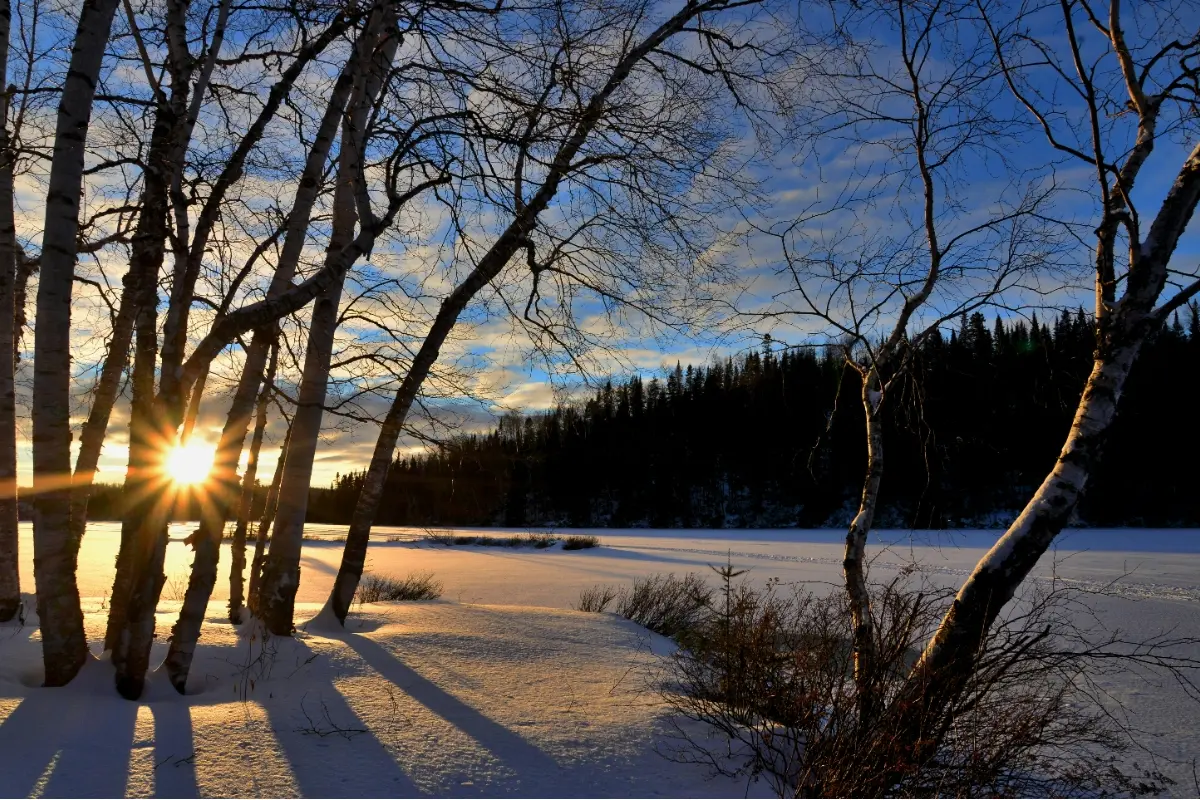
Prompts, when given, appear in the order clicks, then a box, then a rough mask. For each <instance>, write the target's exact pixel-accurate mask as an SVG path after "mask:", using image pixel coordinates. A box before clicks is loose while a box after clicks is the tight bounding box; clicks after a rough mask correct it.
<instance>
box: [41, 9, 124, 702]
mask: <svg viewBox="0 0 1200 800" xmlns="http://www.w3.org/2000/svg"><path fill="white" fill-rule="evenodd" d="M116 8H117V0H85V2H84V3H83V6H82V8H81V10H80V13H79V24H78V26H77V29H76V32H75V41H74V45H73V47H72V50H71V62H70V67H69V69H68V71H67V75H66V79H65V82H64V84H63V92H62V96H61V97H60V98H59V105H58V119H57V125H56V129H55V137H54V156H53V160H52V161H51V165H50V179H49V186H48V189H47V193H46V218H45V223H44V225H43V233H42V243H43V244H42V257H41V280H40V281H39V282H38V294H37V322H38V324H37V330H36V332H35V336H34V377H33V390H34V397H35V401H34V404H33V487H34V492H35V493H36V495H37V496H36V499H35V500H34V504H35V513H34V521H33V527H34V535H33V555H34V578H35V580H36V582H37V598H38V615H39V617H40V619H41V628H42V654H43V660H44V662H45V667H46V685H48V686H61V685H63V684H65V683H67V682H68V681H70V680H71V678H73V677H75V674H76V673H77V672H78V671H79V668H80V667H81V666H82V665H83V662H84V659H85V658H86V657H87V640H86V638H85V636H84V631H83V613H82V610H81V609H80V605H79V588H78V585H77V584H76V581H75V566H76V565H75V558H76V553H75V549H74V547H73V546H72V542H71V531H70V520H71V493H70V489H69V485H70V484H69V482H68V481H67V480H66V478H67V477H68V476H69V475H70V474H71V419H70V414H71V285H72V282H73V280H74V275H75V258H76V255H77V253H76V249H75V240H76V235H77V233H78V230H79V202H80V195H81V190H82V187H83V162H84V145H85V141H86V138H87V130H88V124H89V123H90V121H91V115H92V102H93V100H94V98H95V93H96V85H97V82H98V80H99V76H100V66H101V63H102V61H103V58H104V49H105V46H106V45H107V43H108V37H109V33H110V31H111V28H112V20H113V14H114V12H115V11H116Z"/></svg>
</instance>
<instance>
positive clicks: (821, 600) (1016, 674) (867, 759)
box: [660, 568, 1200, 797]
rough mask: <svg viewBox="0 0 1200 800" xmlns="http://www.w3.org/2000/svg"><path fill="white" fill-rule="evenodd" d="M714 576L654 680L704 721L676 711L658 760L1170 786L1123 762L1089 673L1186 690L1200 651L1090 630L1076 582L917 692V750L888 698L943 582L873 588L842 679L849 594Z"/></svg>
mask: <svg viewBox="0 0 1200 800" xmlns="http://www.w3.org/2000/svg"><path fill="white" fill-rule="evenodd" d="M718 572H720V573H721V574H722V578H723V582H722V586H721V589H720V591H719V592H717V593H716V602H715V603H714V604H709V605H707V606H706V610H707V611H709V612H710V613H708V614H707V615H706V616H701V617H700V618H699V620H698V624H697V626H696V627H695V628H693V629H692V634H691V635H688V636H684V637H679V641H680V643H681V647H680V648H679V649H678V650H676V651H675V652H674V653H673V654H671V655H670V656H668V657H667V661H666V671H665V673H664V676H663V678H664V680H663V681H662V683H661V685H660V690H661V691H662V694H663V696H664V698H665V700H666V702H667V703H668V705H670V706H671V707H672V708H673V709H674V710H675V711H676V712H678V714H679V715H680V716H679V720H690V721H693V722H700V723H703V724H702V725H701V726H700V727H699V729H697V728H696V727H694V726H689V725H685V724H682V722H681V721H677V723H676V726H675V739H674V742H673V745H672V746H671V747H670V748H669V750H668V751H667V752H666V753H665V754H666V755H667V756H668V757H670V758H672V759H675V760H680V761H687V762H698V763H702V764H705V765H707V766H708V767H710V768H712V769H713V770H714V771H716V772H718V773H720V774H725V775H737V776H742V777H749V778H751V779H754V780H758V779H762V780H765V781H766V782H767V783H768V784H769V785H770V787H771V788H772V790H774V791H775V792H776V793H777V794H778V795H779V796H781V797H782V796H789V797H792V796H812V797H868V796H878V795H879V794H881V792H880V790H879V787H880V786H884V785H885V784H884V779H883V777H884V776H886V780H887V781H889V782H888V783H886V789H885V790H884V791H882V794H885V795H887V796H897V797H926V796H934V795H938V796H941V795H951V796H965V797H972V796H992V797H1016V796H1039V797H1058V796H1097V795H1111V794H1130V793H1132V794H1147V793H1155V792H1158V791H1161V790H1162V789H1163V788H1164V787H1165V786H1166V785H1167V784H1169V783H1170V780H1169V779H1167V778H1166V777H1164V776H1163V775H1162V774H1161V773H1159V772H1157V771H1154V770H1144V769H1141V768H1139V767H1138V766H1137V765H1136V764H1134V763H1131V759H1130V756H1131V755H1132V751H1133V749H1134V748H1135V747H1136V746H1137V745H1136V742H1135V739H1134V736H1133V735H1132V734H1133V733H1134V732H1133V731H1131V730H1130V729H1129V728H1128V727H1127V724H1126V723H1125V722H1124V721H1123V719H1124V718H1123V716H1122V715H1121V714H1119V713H1114V712H1116V711H1118V710H1119V709H1115V708H1114V707H1113V700H1112V699H1111V698H1110V697H1108V696H1107V695H1105V694H1104V692H1103V691H1102V690H1101V689H1100V688H1099V686H1098V681H1099V680H1103V678H1102V676H1107V675H1111V674H1112V673H1113V672H1115V671H1118V670H1127V669H1138V670H1141V669H1143V668H1147V669H1154V670H1158V671H1162V672H1166V673H1168V674H1170V675H1171V676H1173V677H1175V678H1177V679H1179V680H1182V681H1184V682H1186V683H1187V685H1189V686H1193V685H1194V684H1193V683H1192V680H1193V679H1194V677H1195V674H1196V673H1195V670H1196V668H1197V666H1200V662H1196V661H1195V660H1193V659H1185V658H1181V657H1178V656H1176V655H1174V654H1176V653H1178V652H1180V650H1179V648H1180V647H1186V646H1191V643H1189V642H1187V641H1184V640H1179V639H1171V638H1169V637H1164V636H1151V637H1143V638H1140V639H1138V640H1136V641H1134V640H1129V639H1127V638H1126V637H1125V635H1124V634H1122V633H1121V632H1120V631H1112V630H1108V629H1106V628H1104V626H1103V624H1102V623H1101V621H1100V620H1099V618H1098V616H1096V615H1094V614H1090V608H1091V604H1090V603H1089V601H1090V600H1092V599H1094V598H1093V597H1091V596H1089V595H1087V594H1086V593H1083V592H1081V591H1079V590H1076V589H1072V588H1069V587H1065V586H1063V585H1062V584H1060V583H1056V582H1050V583H1047V584H1040V585H1038V586H1036V587H1034V588H1033V589H1032V590H1031V591H1030V592H1029V593H1027V595H1026V596H1025V597H1024V598H1023V599H1022V600H1021V601H1020V602H1019V603H1018V604H1017V606H1018V607H1017V608H1016V609H1015V610H1013V611H1012V612H1011V613H1010V614H1009V615H1008V616H1007V617H1005V619H1004V620H1003V621H1002V622H1001V623H1000V624H998V625H997V626H996V628H995V629H994V630H993V631H991V632H990V633H989V634H988V636H987V638H986V639H985V640H984V641H983V642H982V643H981V645H980V652H979V660H978V669H976V670H975V671H974V673H973V675H972V678H971V680H970V685H969V686H968V687H967V689H966V691H964V692H963V693H962V694H961V695H960V696H959V697H958V698H957V699H956V700H955V701H953V702H951V703H949V704H930V706H929V708H930V709H931V710H930V711H929V713H927V714H926V715H925V717H924V718H923V719H922V720H921V725H922V731H921V734H920V736H921V739H922V740H923V741H924V742H925V743H926V746H925V747H924V748H922V750H921V751H920V752H921V757H920V758H917V757H915V756H914V750H912V749H911V748H906V747H904V746H903V744H902V743H903V742H904V741H905V740H906V736H905V735H903V734H904V733H905V732H903V731H900V730H899V724H900V723H901V721H903V720H904V719H905V716H904V715H903V714H899V713H895V711H894V708H895V702H894V701H898V702H902V701H903V698H902V697H901V693H902V692H903V691H905V685H906V682H907V681H908V678H909V676H910V674H911V671H912V667H913V664H914V662H915V661H916V659H917V657H918V656H919V654H920V652H921V647H922V645H923V644H924V641H925V640H926V638H927V637H928V636H929V634H930V632H931V630H933V629H936V626H937V624H938V623H939V621H940V620H941V617H942V615H943V614H944V613H945V611H946V609H947V607H948V606H949V605H950V604H951V602H952V601H953V594H952V593H951V592H950V591H948V590H944V589H940V588H931V587H930V586H929V585H927V584H924V583H923V582H922V581H920V580H918V579H916V578H914V576H913V575H912V574H911V573H904V574H902V575H901V576H899V577H898V578H896V579H895V580H894V581H893V582H892V583H890V584H888V585H886V586H873V587H872V594H873V597H872V609H873V610H874V613H875V614H876V615H877V617H876V620H875V622H876V624H875V627H874V636H875V643H874V644H875V648H876V653H877V658H876V659H874V660H873V664H872V672H871V674H870V675H867V676H858V679H857V680H856V679H855V672H854V653H853V646H852V644H851V642H852V635H853V630H854V625H853V614H852V611H851V608H850V603H849V600H848V599H847V597H846V595H845V593H843V592H833V593H831V594H829V595H827V596H822V595H817V594H814V593H813V592H811V591H809V590H808V589H806V588H804V587H792V588H791V589H790V590H784V589H782V588H781V587H779V586H778V585H775V584H768V586H767V588H766V589H761V590H760V589H756V588H753V587H751V586H750V585H748V584H746V583H744V582H741V583H737V582H735V581H734V580H733V579H734V578H735V577H737V575H738V574H740V573H737V572H735V571H733V570H732V569H729V568H727V569H725V570H718ZM864 690H865V691H868V692H869V693H870V695H871V696H870V697H869V698H863V697H862V696H861V692H863V691H864ZM714 732H715V733H716V734H717V735H716V736H715V737H714V736H713V735H712V734H713V733H714ZM930 744H932V746H930Z"/></svg>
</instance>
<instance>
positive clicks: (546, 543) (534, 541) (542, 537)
mask: <svg viewBox="0 0 1200 800" xmlns="http://www.w3.org/2000/svg"><path fill="white" fill-rule="evenodd" d="M557 541H558V537H557V536H555V535H554V534H552V533H533V532H530V533H527V534H525V544H528V545H530V546H532V547H535V548H537V549H538V550H545V549H546V548H547V547H553V546H554V544H555V543H556V542H557Z"/></svg>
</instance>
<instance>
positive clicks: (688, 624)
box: [576, 572, 713, 638]
mask: <svg viewBox="0 0 1200 800" xmlns="http://www.w3.org/2000/svg"><path fill="white" fill-rule="evenodd" d="M712 599H713V590H712V587H710V586H709V585H708V584H706V583H705V582H704V579H703V578H702V577H700V576H699V575H698V574H696V573H694V572H693V573H688V574H687V575H684V576H683V577H682V578H677V577H675V574H674V573H668V574H666V575H662V574H656V575H648V576H647V577H645V578H638V579H637V580H635V581H634V582H633V586H622V587H620V588H617V587H614V586H603V585H596V586H593V587H591V588H590V589H584V590H583V591H582V592H580V593H579V603H578V605H577V606H576V608H577V609H579V610H580V611H593V612H601V611H605V610H606V609H607V608H608V606H609V605H610V604H611V603H613V602H614V601H615V603H616V605H615V606H614V607H613V611H615V612H616V613H617V614H620V615H621V616H622V617H625V619H628V620H632V621H633V622H636V623H637V624H639V625H641V626H642V627H643V628H647V629H649V630H652V631H654V632H655V633H658V634H661V635H663V636H671V637H676V638H685V637H687V636H688V635H689V634H690V633H691V632H692V631H696V630H698V629H700V628H701V627H702V625H703V623H704V622H705V620H706V618H707V617H708V616H710V613H711V612H710V606H711V604H712Z"/></svg>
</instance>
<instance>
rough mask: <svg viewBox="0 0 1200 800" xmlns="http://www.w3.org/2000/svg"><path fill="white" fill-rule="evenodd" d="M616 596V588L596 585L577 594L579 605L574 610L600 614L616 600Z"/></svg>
mask: <svg viewBox="0 0 1200 800" xmlns="http://www.w3.org/2000/svg"><path fill="white" fill-rule="evenodd" d="M618 594H619V592H618V590H617V587H615V586H605V585H603V584H599V583H598V584H596V585H595V586H592V587H591V588H588V589H584V590H583V591H581V592H580V593H579V603H578V604H577V605H576V606H575V610H576V611H588V612H590V613H593V614H601V613H603V612H605V611H607V610H608V607H609V605H611V604H612V601H613V600H616V599H617V595H618Z"/></svg>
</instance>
